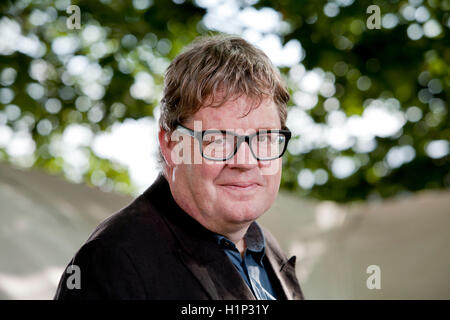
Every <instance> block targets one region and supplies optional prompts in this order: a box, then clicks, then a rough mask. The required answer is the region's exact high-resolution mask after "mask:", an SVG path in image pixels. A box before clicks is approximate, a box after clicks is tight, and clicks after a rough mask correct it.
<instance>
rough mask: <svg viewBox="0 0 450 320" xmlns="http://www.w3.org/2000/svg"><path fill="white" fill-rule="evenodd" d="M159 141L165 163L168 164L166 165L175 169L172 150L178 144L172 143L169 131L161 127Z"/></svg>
mask: <svg viewBox="0 0 450 320" xmlns="http://www.w3.org/2000/svg"><path fill="white" fill-rule="evenodd" d="M158 140H159V146H160V148H161V153H162V156H163V158H164V161H165V162H166V165H167V166H169V167H173V166H174V165H175V164H174V162H173V160H172V150H173V148H174V146H175V144H176V141H172V140H171V139H170V136H169V134H168V133H167V131H166V130H164V129H163V128H161V127H159V132H158Z"/></svg>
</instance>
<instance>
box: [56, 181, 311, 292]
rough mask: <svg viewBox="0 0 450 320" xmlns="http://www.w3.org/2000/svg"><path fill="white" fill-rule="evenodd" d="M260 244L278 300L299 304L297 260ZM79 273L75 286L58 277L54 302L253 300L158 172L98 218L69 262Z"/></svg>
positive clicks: (270, 242)
mask: <svg viewBox="0 0 450 320" xmlns="http://www.w3.org/2000/svg"><path fill="white" fill-rule="evenodd" d="M263 232H264V236H265V239H266V256H265V258H264V265H265V267H266V269H267V272H268V274H269V277H270V279H271V282H272V285H273V287H274V290H275V291H276V293H277V295H278V297H279V299H289V300H290V299H303V294H302V291H301V289H300V286H299V284H298V281H297V278H296V275H295V256H294V257H292V258H291V259H289V260H288V259H287V258H286V256H285V255H284V254H283V252H282V250H281V249H280V247H279V245H278V244H277V242H276V240H275V238H274V237H273V236H272V235H271V234H270V233H269V232H268V231H267V230H265V229H263ZM72 264H74V265H76V266H78V267H79V268H80V278H81V288H80V289H77V288H73V289H69V288H68V287H67V282H68V281H72V280H73V279H72V280H71V279H70V276H71V272H72V270H71V272H64V273H63V275H62V277H61V280H60V283H59V286H58V289H57V292H56V295H55V299H168V300H173V299H175V300H203V299H215V300H217V299H244V300H251V299H255V297H254V295H253V294H252V292H251V290H250V289H249V288H248V286H247V285H246V283H245V281H244V280H243V279H242V278H241V276H240V274H239V272H238V271H237V270H236V268H235V267H234V266H233V264H232V262H231V261H230V260H229V258H228V257H227V255H226V254H225V252H224V251H223V249H222V248H220V247H219V245H218V244H217V242H216V240H215V238H214V237H213V236H212V233H211V232H210V231H209V230H207V229H205V228H204V227H203V226H202V225H200V224H199V223H198V222H197V221H196V220H194V219H193V218H191V217H190V216H189V215H188V214H186V213H185V212H184V211H183V210H182V209H181V208H180V207H179V206H178V205H177V203H176V202H175V200H174V199H173V197H172V194H171V192H170V188H169V184H168V182H167V181H166V179H165V178H164V177H163V176H162V175H160V176H159V177H158V179H157V180H156V181H155V183H153V184H152V185H151V186H150V187H149V188H148V189H147V190H146V191H145V192H144V193H143V194H142V195H140V196H139V197H138V198H136V199H135V200H134V201H133V202H132V203H131V204H129V205H128V206H127V207H125V208H123V209H122V210H120V211H119V212H117V213H115V214H114V215H112V216H111V217H109V218H108V219H106V220H105V221H103V222H102V223H101V224H100V225H99V226H98V227H97V228H96V230H95V231H94V232H93V233H92V234H91V236H90V237H89V239H88V240H87V241H86V242H85V244H84V245H83V246H82V247H81V248H80V250H79V251H78V252H77V253H76V255H75V256H74V258H73V259H72V260H71V261H70V263H69V265H68V266H70V265H72Z"/></svg>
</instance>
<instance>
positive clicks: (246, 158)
mask: <svg viewBox="0 0 450 320" xmlns="http://www.w3.org/2000/svg"><path fill="white" fill-rule="evenodd" d="M227 164H228V165H229V166H231V167H242V168H249V169H251V168H253V167H256V166H258V160H257V159H256V158H255V157H254V156H253V153H252V151H251V150H250V146H249V145H248V143H247V142H245V141H243V142H242V143H241V145H240V146H239V148H238V149H237V151H236V154H235V155H234V156H233V157H232V158H231V159H229V160H227Z"/></svg>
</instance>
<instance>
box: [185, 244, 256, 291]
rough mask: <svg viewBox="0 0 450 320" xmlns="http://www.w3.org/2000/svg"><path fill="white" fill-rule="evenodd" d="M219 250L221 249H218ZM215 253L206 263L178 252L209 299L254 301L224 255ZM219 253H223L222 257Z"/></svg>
mask: <svg viewBox="0 0 450 320" xmlns="http://www.w3.org/2000/svg"><path fill="white" fill-rule="evenodd" d="M219 250H222V249H220V248H219ZM216 253H217V258H216V259H213V260H208V261H205V260H204V259H203V261H202V260H200V259H198V258H196V257H195V258H194V257H192V256H191V255H190V254H189V253H187V252H186V251H184V250H183V251H180V252H179V257H180V258H181V261H182V262H183V264H184V265H185V266H186V267H187V268H188V269H189V270H190V271H191V272H192V274H193V275H194V276H195V278H197V280H198V281H199V283H200V284H201V286H202V287H203V289H204V290H205V291H206V292H207V293H208V295H209V296H210V298H211V299H213V300H232V299H239V300H254V299H255V297H254V296H253V293H252V292H251V291H250V289H249V288H248V286H247V284H246V283H245V282H244V280H243V279H242V277H241V276H240V274H239V272H238V271H237V270H236V268H235V267H234V266H233V265H232V263H231V261H229V259H228V257H227V256H226V255H225V253H224V252H216ZM220 253H223V255H221V254H220Z"/></svg>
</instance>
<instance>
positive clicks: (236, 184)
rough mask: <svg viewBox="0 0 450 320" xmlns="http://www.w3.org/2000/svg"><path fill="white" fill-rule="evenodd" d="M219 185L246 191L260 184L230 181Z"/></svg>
mask: <svg viewBox="0 0 450 320" xmlns="http://www.w3.org/2000/svg"><path fill="white" fill-rule="evenodd" d="M220 186H222V187H225V188H228V189H231V190H237V191H248V190H254V189H256V188H257V187H259V186H260V184H258V183H255V182H231V183H226V184H221V185H220Z"/></svg>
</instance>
